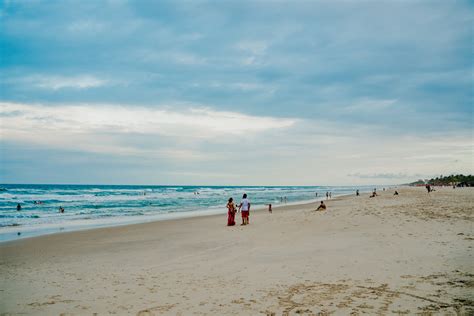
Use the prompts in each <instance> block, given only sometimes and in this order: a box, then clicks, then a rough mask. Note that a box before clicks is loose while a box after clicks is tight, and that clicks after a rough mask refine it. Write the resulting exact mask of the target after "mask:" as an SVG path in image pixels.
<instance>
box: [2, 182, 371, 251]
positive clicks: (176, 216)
mask: <svg viewBox="0 0 474 316" xmlns="http://www.w3.org/2000/svg"><path fill="white" fill-rule="evenodd" d="M361 193H366V191H361ZM345 196H351V194H340V195H334V196H333V197H332V200H334V199H336V198H340V197H345ZM322 198H323V200H324V201H326V200H325V197H322ZM319 201H321V199H319V198H318V199H311V200H302V201H295V202H290V203H285V204H282V205H276V206H273V209H274V210H275V209H284V208H286V207H291V206H302V207H304V206H306V205H310V204H313V203H317V202H319ZM222 209H225V207H222ZM265 210H267V209H266V208H265V206H262V205H258V206H256V208H255V209H254V210H253V211H252V212H260V211H265ZM219 212H221V211H220V210H219V211H218V210H212V211H210V212H209V210H200V211H187V212H181V213H180V212H175V213H165V214H158V215H154V216H152V217H148V218H137V219H136V220H131V221H128V222H127V221H124V222H119V221H117V223H110V222H108V223H104V224H91V223H90V224H88V225H87V224H84V225H79V226H72V227H73V228H72V229H67V228H66V229H65V228H62V229H61V227H57V226H56V227H54V228H49V229H48V228H43V229H41V228H39V231H41V232H38V233H33V234H32V235H31V236H24V237H23V236H21V237H17V238H15V237H14V236H12V238H11V239H2V240H0V245H2V244H5V243H10V242H15V241H22V240H26V239H31V238H41V237H43V236H50V235H56V234H68V233H74V232H80V231H91V230H96V229H105V228H113V227H126V226H129V225H141V224H149V223H155V222H168V221H178V220H183V219H193V218H200V217H211V216H227V210H224V211H222V213H219ZM168 215H169V218H167V217H168ZM155 217H156V218H155ZM68 224H71V223H68ZM13 227H22V226H12V227H5V229H9V230H11V231H12V232H11V234H15V231H17V230H16V229H14V228H13ZM35 228H36V227H31V230H29V232H31V231H36V230H35ZM45 231H49V232H46V233H45ZM27 232H28V231H27ZM5 234H8V233H5ZM22 234H24V232H22ZM17 236H18V235H17Z"/></svg>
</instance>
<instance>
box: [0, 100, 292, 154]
mask: <svg viewBox="0 0 474 316" xmlns="http://www.w3.org/2000/svg"><path fill="white" fill-rule="evenodd" d="M0 117H1V118H2V124H1V127H0V135H1V138H2V139H4V140H7V141H23V142H30V143H35V144H45V145H50V146H54V147H60V148H69V149H70V148H75V149H81V150H85V151H90V152H102V153H115V154H130V155H138V154H140V153H141V154H143V153H146V154H151V155H155V154H156V155H160V156H169V157H171V156H172V157H176V158H185V157H187V158H202V155H201V154H200V153H197V152H193V151H192V148H191V149H189V148H170V149H168V150H163V148H162V147H160V146H157V145H156V143H155V144H154V143H153V142H151V144H148V145H147V146H145V147H143V146H141V147H140V146H139V145H140V143H141V140H140V137H143V138H147V137H152V138H153V137H157V138H158V139H159V138H162V137H169V138H172V139H174V141H179V140H184V141H187V142H188V143H192V141H193V140H194V141H198V140H205V141H206V142H216V141H222V140H225V139H227V138H232V137H241V136H245V137H250V136H252V135H255V134H258V133H262V132H268V131H272V130H277V129H284V128H289V127H291V126H293V125H294V124H295V123H296V120H295V119H291V118H273V117H259V116H250V115H245V114H241V113H236V112H223V111H214V110H212V109H209V108H190V109H188V110H187V111H173V110H163V109H154V108H146V107H133V106H120V105H87V104H86V105H59V106H44V105H31V104H18V103H2V102H0ZM129 135H135V136H136V137H137V138H136V139H135V140H130V137H129ZM140 135H141V136H140Z"/></svg>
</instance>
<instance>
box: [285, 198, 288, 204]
mask: <svg viewBox="0 0 474 316" xmlns="http://www.w3.org/2000/svg"><path fill="white" fill-rule="evenodd" d="M287 201H288V200H287V199H286V196H285V204H286V202H287Z"/></svg>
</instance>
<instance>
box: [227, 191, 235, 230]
mask: <svg viewBox="0 0 474 316" xmlns="http://www.w3.org/2000/svg"><path fill="white" fill-rule="evenodd" d="M227 210H228V212H227V226H234V225H235V205H234V199H233V198H230V199H229V202H227Z"/></svg>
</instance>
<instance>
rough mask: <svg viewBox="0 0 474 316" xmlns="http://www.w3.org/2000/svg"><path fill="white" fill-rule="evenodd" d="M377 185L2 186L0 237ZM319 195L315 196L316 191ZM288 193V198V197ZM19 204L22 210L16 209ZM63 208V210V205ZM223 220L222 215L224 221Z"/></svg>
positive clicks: (176, 215)
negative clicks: (231, 202)
mask: <svg viewBox="0 0 474 316" xmlns="http://www.w3.org/2000/svg"><path fill="white" fill-rule="evenodd" d="M373 188H374V187H373V186H359V187H351V186H332V187H329V186H130V185H36V184H35V185H33V184H22V185H19V184H4V185H0V241H8V240H14V239H18V238H24V237H32V236H39V235H44V234H49V233H55V232H61V231H72V230H79V229H85V228H93V227H104V226H115V225H122V224H131V223H140V222H147V221H154V220H166V219H173V218H179V217H192V216H200V215H208V214H223V215H224V214H226V213H227V210H226V208H225V205H226V203H227V200H228V199H229V198H230V197H233V198H234V201H235V202H236V203H237V204H238V202H239V201H240V199H241V198H242V194H243V193H247V195H248V197H249V200H250V201H251V203H252V208H253V209H257V208H264V207H266V205H267V204H270V203H271V204H272V205H274V206H278V205H282V204H285V203H303V202H307V201H308V202H309V201H314V200H318V199H322V198H323V197H324V196H325V194H326V192H328V191H330V192H332V196H333V197H335V196H338V195H344V194H353V193H354V192H355V190H356V189H359V190H360V191H361V192H364V191H370V190H372V189H373ZM316 194H317V196H316ZM285 197H286V200H285ZM17 204H20V205H21V211H17V210H16V206H17ZM60 207H62V208H64V213H60V212H59V208H60ZM224 222H225V220H223V223H224Z"/></svg>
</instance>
